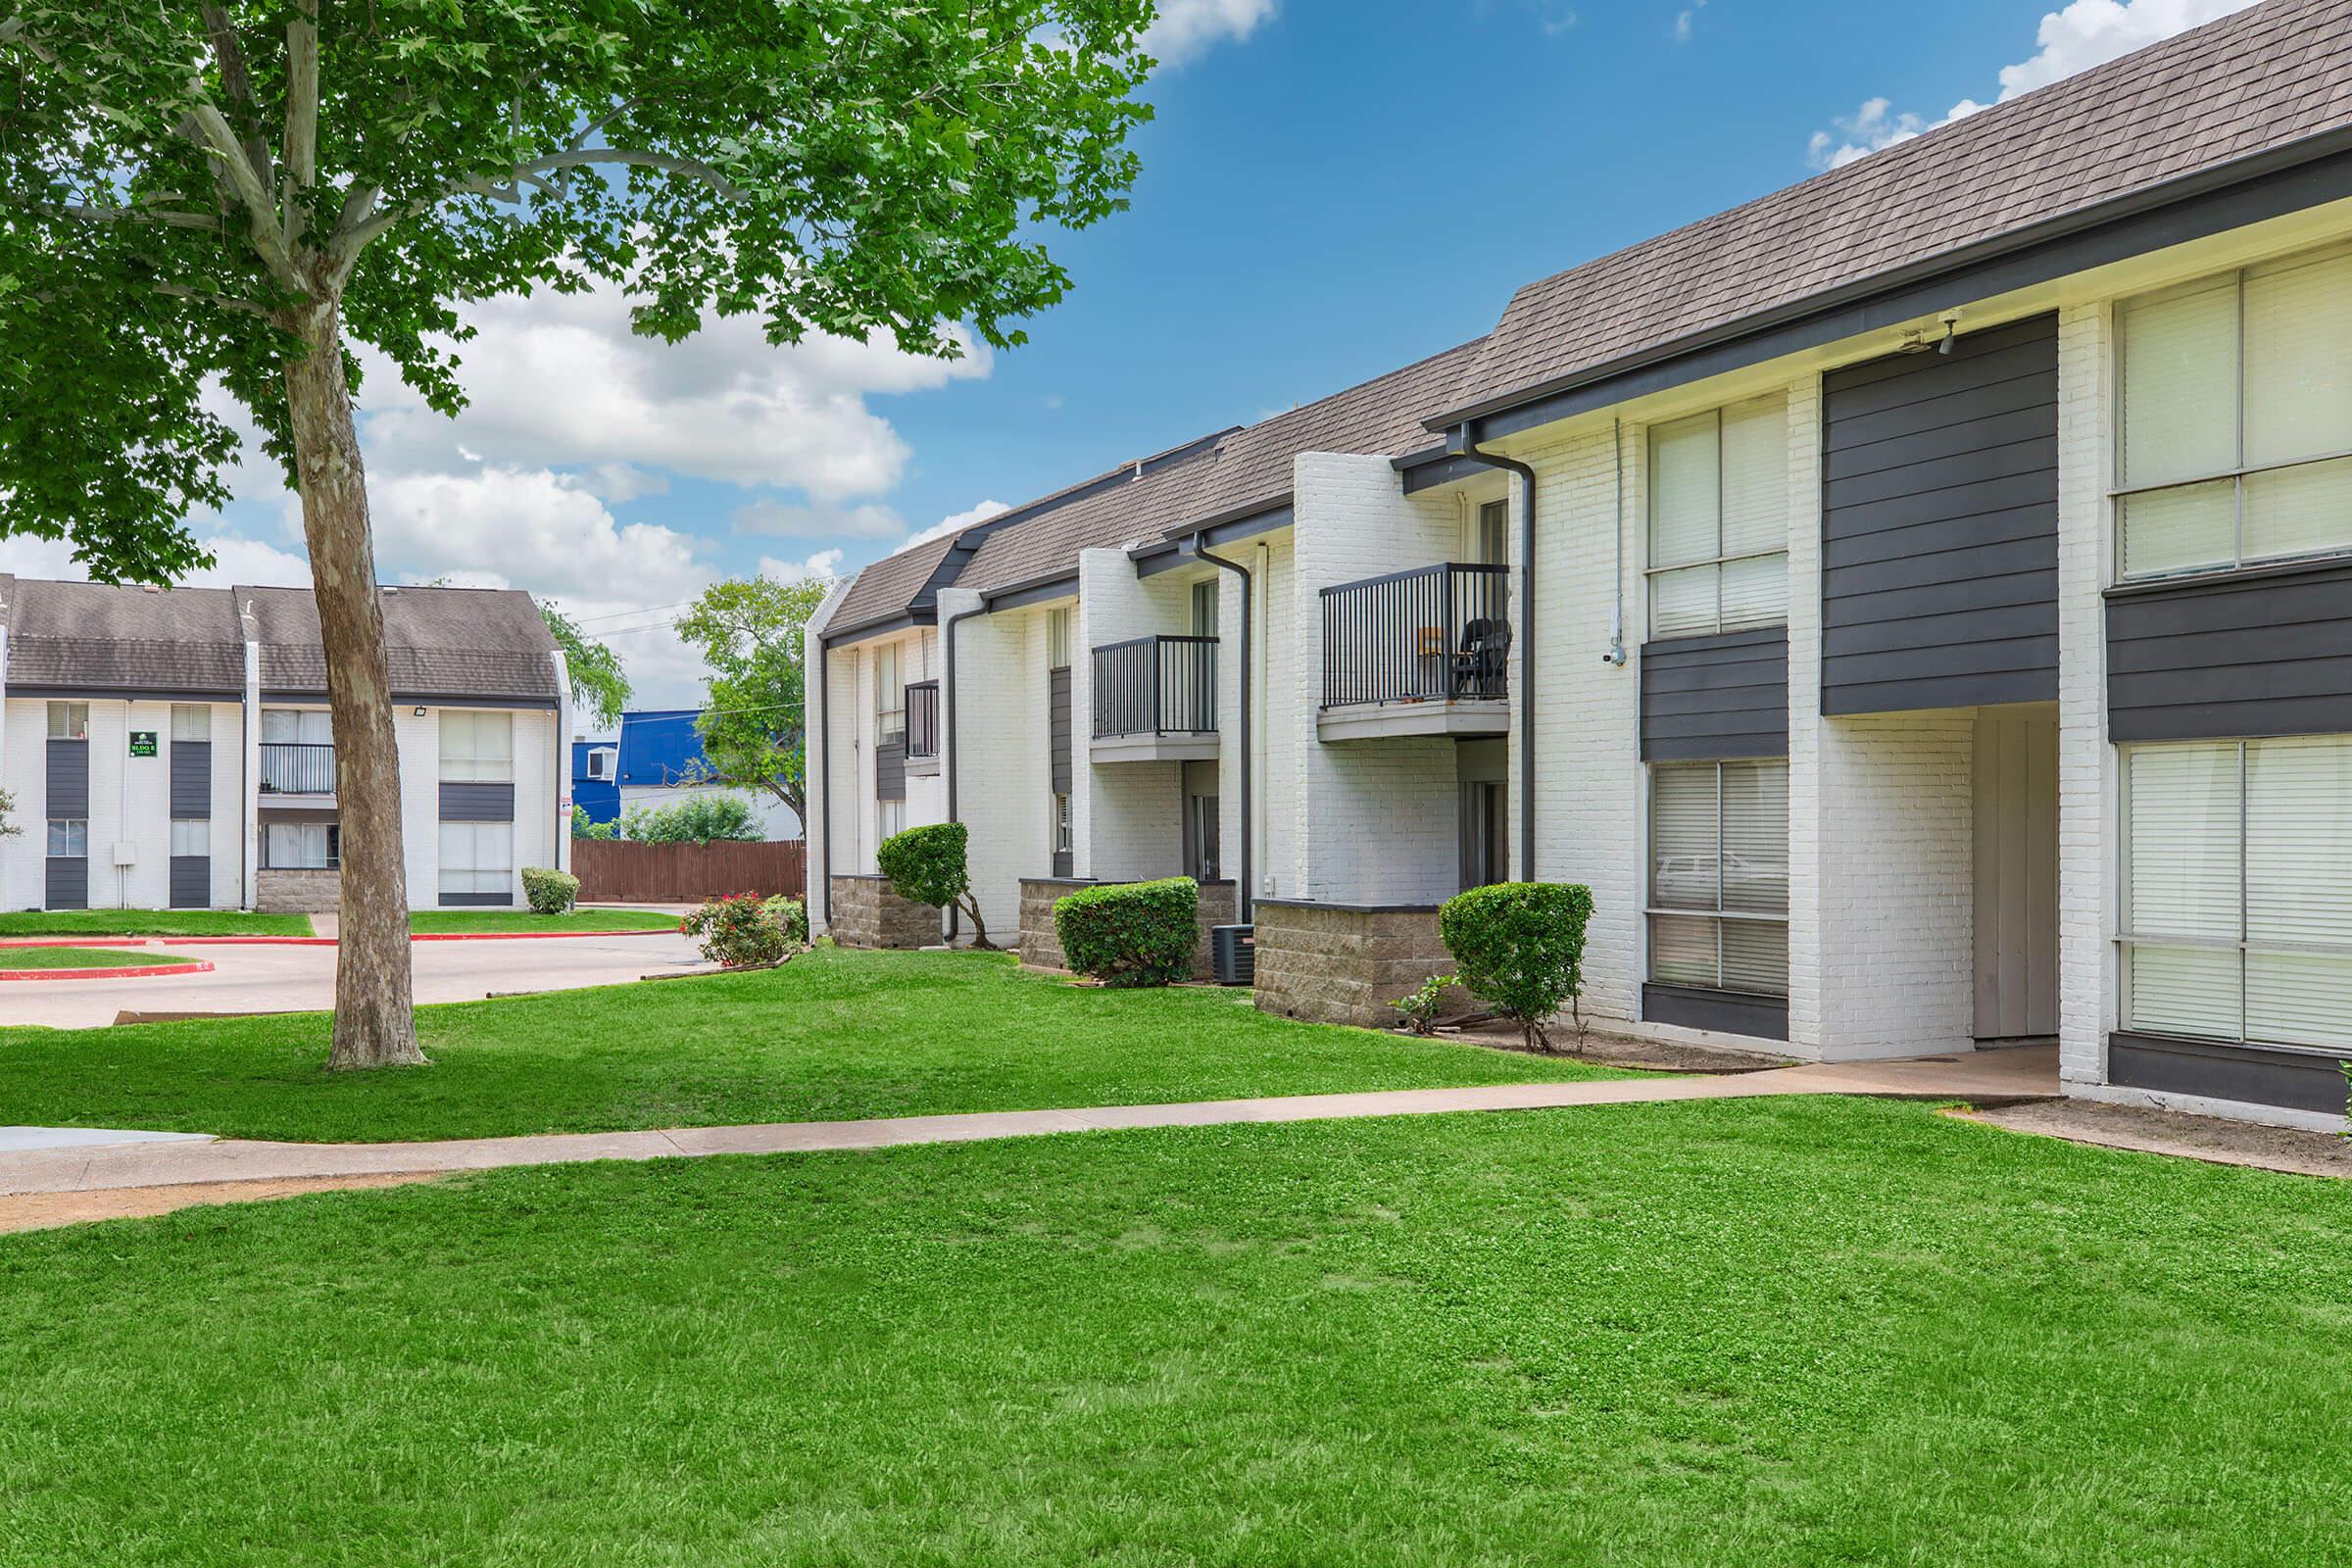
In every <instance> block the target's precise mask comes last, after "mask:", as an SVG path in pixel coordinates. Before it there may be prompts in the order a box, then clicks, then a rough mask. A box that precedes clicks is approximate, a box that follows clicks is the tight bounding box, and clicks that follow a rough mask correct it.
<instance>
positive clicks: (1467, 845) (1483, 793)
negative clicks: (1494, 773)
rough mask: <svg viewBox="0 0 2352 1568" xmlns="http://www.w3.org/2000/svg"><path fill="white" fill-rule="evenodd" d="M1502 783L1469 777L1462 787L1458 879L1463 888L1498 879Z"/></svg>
mask: <svg viewBox="0 0 2352 1568" xmlns="http://www.w3.org/2000/svg"><path fill="white" fill-rule="evenodd" d="M1503 789H1504V786H1503V785H1502V784H1500V783H1499V782H1497V781H1495V780H1493V779H1473V780H1471V781H1470V782H1468V783H1466V784H1464V785H1463V786H1462V799H1461V807H1460V809H1461V824H1460V826H1461V841H1462V842H1461V862H1462V863H1461V878H1462V886H1463V887H1464V888H1483V887H1486V886H1487V885H1489V884H1490V883H1495V882H1500V881H1501V880H1502V879H1503V875H1504V866H1505V865H1506V863H1507V858H1506V857H1507V854H1508V852H1507V850H1506V849H1505V848H1504V845H1503V838H1502V807H1503Z"/></svg>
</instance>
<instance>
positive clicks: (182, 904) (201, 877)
mask: <svg viewBox="0 0 2352 1568" xmlns="http://www.w3.org/2000/svg"><path fill="white" fill-rule="evenodd" d="M212 902H213V858H212V857H211V856H209V855H174V856H173V857H172V907H173V908H174V909H201V908H204V907H206V906H208V905H210V904H211V903H212Z"/></svg>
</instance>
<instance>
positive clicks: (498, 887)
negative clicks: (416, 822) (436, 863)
mask: <svg viewBox="0 0 2352 1568" xmlns="http://www.w3.org/2000/svg"><path fill="white" fill-rule="evenodd" d="M514 880H515V824H514V823H512V822H444V823H442V824H441V896H442V897H443V898H444V899H446V898H450V897H452V896H453V895H455V896H463V895H466V894H475V895H479V894H492V895H496V894H501V893H505V892H507V891H508V890H509V889H510V888H511V887H512V886H513V884H514Z"/></svg>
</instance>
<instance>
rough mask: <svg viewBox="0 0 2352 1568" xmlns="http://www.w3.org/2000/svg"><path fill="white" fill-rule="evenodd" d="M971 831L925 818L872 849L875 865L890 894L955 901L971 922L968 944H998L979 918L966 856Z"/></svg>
mask: <svg viewBox="0 0 2352 1568" xmlns="http://www.w3.org/2000/svg"><path fill="white" fill-rule="evenodd" d="M970 842H971V835H970V833H969V831H968V830H967V829H966V828H965V827H964V825H963V824H962V823H961V822H927V823H925V824H923V825H922V826H921V827H910V828H907V829H906V830H904V831H903V832H898V833H893V834H892V835H891V836H890V837H888V838H886V839H884V840H883V841H882V842H881V844H880V845H879V846H877V847H876V849H875V850H874V869H875V870H877V871H880V872H881V873H882V874H883V875H884V876H886V877H888V878H889V879H890V886H891V889H892V891H893V892H895V893H897V894H898V896H899V897H900V898H902V899H909V900H912V901H913V902H914V903H916V904H935V905H937V906H939V907H941V908H946V907H949V906H951V905H953V906H954V907H957V908H960V909H961V910H962V911H963V912H964V914H965V916H966V917H967V918H969V919H970V920H971V922H972V945H973V946H974V947H979V948H989V947H994V946H996V944H995V943H993V942H991V941H989V940H988V926H987V923H986V922H985V921H983V920H982V919H981V918H980V901H979V900H978V899H976V898H974V897H973V896H972V878H971V872H970V870H969V869H968V866H967V862H966V859H965V857H966V854H967V853H968V850H969V846H970Z"/></svg>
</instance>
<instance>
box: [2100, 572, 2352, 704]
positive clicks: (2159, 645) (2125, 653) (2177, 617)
mask: <svg viewBox="0 0 2352 1568" xmlns="http://www.w3.org/2000/svg"><path fill="white" fill-rule="evenodd" d="M2107 731H2108V735H2109V737H2110V738H2111V739H2113V740H2116V741H2118V742H2123V741H2176V740H2218V739H2234V738H2237V737H2241V736H2249V735H2332V734H2341V733H2343V732H2346V731H2352V564H2345V563H2343V562H2340V561H2338V562H2331V563H2328V564H2324V565H2313V564H2303V565H2297V566H2288V567H2256V568H2253V569H2250V570H2246V571H2242V572H2230V573H2229V574H2228V575H2226V576H2222V577H2213V578H2206V579H2203V580H2200V581H2191V582H2179V583H2165V584H2162V585H2133V586H2131V587H2127V588H2118V589H2113V590H2110V592H2109V594H2108V599H2107Z"/></svg>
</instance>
